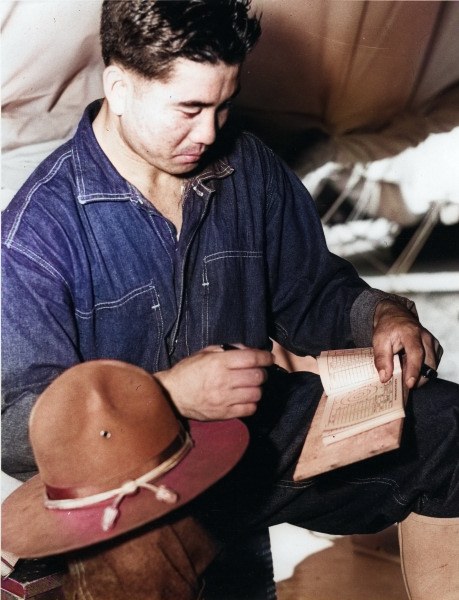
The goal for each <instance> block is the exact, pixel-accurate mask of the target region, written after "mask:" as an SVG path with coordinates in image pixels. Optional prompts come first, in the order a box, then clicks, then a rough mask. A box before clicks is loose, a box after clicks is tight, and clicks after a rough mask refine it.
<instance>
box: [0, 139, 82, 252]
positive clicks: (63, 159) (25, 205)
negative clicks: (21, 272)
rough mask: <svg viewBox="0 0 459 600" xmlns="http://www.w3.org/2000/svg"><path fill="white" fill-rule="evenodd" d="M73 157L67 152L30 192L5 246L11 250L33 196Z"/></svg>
mask: <svg viewBox="0 0 459 600" xmlns="http://www.w3.org/2000/svg"><path fill="white" fill-rule="evenodd" d="M70 156H71V151H70V150H69V151H68V152H66V153H65V154H63V155H62V156H60V157H59V159H58V160H57V161H56V162H55V163H54V165H53V166H52V167H51V169H50V170H49V171H48V173H47V174H46V175H45V176H44V177H42V178H41V179H39V180H38V181H37V182H36V183H35V185H34V186H33V187H32V189H31V190H30V192H29V193H28V194H27V196H26V197H25V201H24V204H23V206H22V208H21V210H20V211H19V212H18V214H17V215H16V218H15V220H14V223H13V226H12V228H11V231H10V233H9V234H8V236H7V238H6V240H5V244H6V246H7V247H8V248H9V247H10V245H11V243H12V241H13V238H14V236H15V235H16V232H17V230H18V228H19V224H20V222H21V219H22V216H23V214H24V212H25V211H26V209H27V207H28V206H29V203H30V201H31V200H32V196H33V195H34V194H35V192H36V191H37V190H38V188H39V187H40V186H41V185H42V184H44V183H47V182H48V181H50V180H51V179H52V178H53V177H54V175H56V173H57V171H58V170H59V169H60V167H61V165H62V163H63V162H64V161H65V160H67V158H69V157H70Z"/></svg>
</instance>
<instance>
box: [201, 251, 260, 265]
mask: <svg viewBox="0 0 459 600" xmlns="http://www.w3.org/2000/svg"><path fill="white" fill-rule="evenodd" d="M262 257H263V252H261V251H257V250H254V251H251V250H227V251H223V252H215V254H209V255H207V256H205V257H204V263H209V262H212V261H214V260H221V259H223V258H262Z"/></svg>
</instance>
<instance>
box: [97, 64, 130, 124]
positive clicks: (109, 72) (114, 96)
mask: <svg viewBox="0 0 459 600" xmlns="http://www.w3.org/2000/svg"><path fill="white" fill-rule="evenodd" d="M102 80H103V85H104V94H105V98H106V99H107V102H108V104H109V106H110V110H111V111H112V112H113V113H114V114H115V115H117V116H118V117H121V115H122V114H123V112H124V107H125V103H126V93H127V89H128V85H129V82H128V73H127V72H126V71H125V70H124V69H123V68H122V67H120V66H119V65H116V64H113V65H109V66H108V67H106V69H105V70H104V73H103V76H102Z"/></svg>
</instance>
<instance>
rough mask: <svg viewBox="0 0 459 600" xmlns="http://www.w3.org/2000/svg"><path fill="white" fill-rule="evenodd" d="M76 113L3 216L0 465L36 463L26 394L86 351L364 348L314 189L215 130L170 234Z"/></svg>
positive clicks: (129, 356)
mask: <svg viewBox="0 0 459 600" xmlns="http://www.w3.org/2000/svg"><path fill="white" fill-rule="evenodd" d="M99 107H100V103H99V101H98V102H96V103H93V104H91V105H90V106H89V107H88V109H87V110H86V112H85V114H84V116H83V118H82V120H81V122H80V125H79V128H78V130H77V132H76V134H75V136H74V137H73V139H71V140H70V141H68V142H67V143H65V144H64V145H63V146H61V147H60V148H59V149H58V150H56V151H55V152H54V153H53V154H52V155H51V156H49V157H48V158H47V159H46V160H45V161H44V162H43V163H42V164H41V165H40V166H39V167H38V168H37V169H36V171H35V172H34V173H33V174H32V175H31V177H30V178H29V179H28V180H27V182H26V183H25V184H24V186H23V187H22V188H21V190H20V191H19V192H18V194H17V195H16V196H15V198H14V199H13V200H12V201H11V203H10V205H9V206H8V207H7V209H6V210H5V212H4V216H3V232H2V244H3V303H2V306H3V327H2V336H3V344H2V348H3V361H2V368H3V409H2V410H3V435H2V441H3V469H4V470H5V471H6V472H9V473H10V474H12V475H15V476H16V477H19V478H22V479H26V478H28V477H29V476H30V475H32V474H33V473H35V471H36V467H35V464H34V460H33V456H32V453H31V449H30V445H29V442H28V436H27V422H28V416H29V413H30V410H31V407H32V405H33V402H34V400H35V399H36V397H37V395H39V394H40V393H41V392H42V391H43V390H44V389H45V387H46V386H47V385H48V384H49V383H51V381H53V379H55V378H56V376H58V375H59V374H60V373H61V372H62V371H63V370H65V369H67V368H69V367H70V366H72V365H74V364H76V363H78V362H80V361H87V360H92V359H99V358H111V359H117V360H121V361H126V362H128V363H132V364H135V365H138V366H140V367H142V368H143V369H145V370H147V371H149V372H150V373H153V372H155V371H158V370H163V369H167V368H169V367H170V366H171V365H173V364H175V363H176V362H177V361H179V360H180V359H182V358H184V357H186V356H188V355H189V354H191V353H193V352H196V351H198V350H200V349H202V348H204V347H206V346H208V345H209V344H221V343H224V342H226V343H236V342H242V343H244V344H246V345H247V346H250V347H256V348H267V349H270V348H271V341H270V338H273V339H276V340H277V341H278V342H279V343H280V344H281V345H283V346H284V347H285V348H287V349H288V350H291V351H293V352H294V353H296V354H299V355H305V354H313V355H315V354H318V353H319V352H320V351H321V350H323V349H326V348H337V347H347V346H351V345H357V346H361V345H370V344H371V335H372V318H373V312H374V307H375V305H376V303H377V302H378V301H379V300H380V299H381V293H378V292H377V291H372V290H370V289H369V288H368V286H367V285H366V284H365V283H364V282H363V281H362V280H361V279H360V278H359V277H358V275H357V274H356V272H355V271H354V269H353V267H351V265H350V264H349V263H348V262H346V261H344V260H343V259H341V258H338V257H337V256H334V255H332V254H331V253H330V252H329V251H328V249H327V247H326V244H325V240H324V236H323V231H322V226H321V222H320V220H319V217H318V215H317V212H316V208H315V205H314V202H313V201H312V199H311V197H310V196H309V194H308V192H307V191H306V189H305V188H304V186H303V185H302V183H301V182H300V181H299V179H298V178H297V177H296V176H295V175H294V174H293V173H292V172H291V171H290V170H289V169H288V168H287V167H286V166H285V165H284V164H283V163H282V162H281V161H280V160H279V159H278V158H277V157H276V156H275V155H274V154H273V153H272V152H271V151H270V150H269V149H268V148H266V147H265V146H264V145H263V144H262V143H261V142H260V141H259V140H258V139H257V138H255V137H254V136H252V135H250V134H240V135H239V136H238V137H233V136H229V135H226V134H223V135H222V137H223V138H224V139H225V142H224V143H223V142H222V145H221V146H218V147H216V148H215V149H214V151H213V157H212V160H211V162H209V164H208V166H207V167H205V168H203V169H202V170H201V172H200V174H199V175H198V176H196V177H194V178H192V179H191V180H190V181H189V182H188V185H187V188H186V193H185V196H184V201H183V227H182V230H181V232H180V236H179V237H178V236H177V232H176V230H175V228H174V226H173V225H172V224H171V223H170V222H169V221H168V220H167V219H165V218H164V217H163V216H162V215H161V214H160V213H159V212H158V211H157V210H155V208H154V206H152V205H151V204H150V203H149V202H148V201H147V200H146V199H145V198H144V197H143V196H142V194H140V192H139V191H138V190H137V189H136V188H135V187H133V186H132V185H131V184H130V183H129V182H128V181H126V180H125V179H123V178H122V177H121V176H120V175H119V173H118V172H117V171H116V170H115V169H114V167H113V165H112V164H111V163H110V161H109V160H108V158H107V157H106V156H105V154H104V153H103V152H102V150H101V148H100V147H99V145H98V143H97V141H96V139H95V137H94V133H93V130H92V121H93V119H94V118H95V115H96V114H97V111H98V110H99Z"/></svg>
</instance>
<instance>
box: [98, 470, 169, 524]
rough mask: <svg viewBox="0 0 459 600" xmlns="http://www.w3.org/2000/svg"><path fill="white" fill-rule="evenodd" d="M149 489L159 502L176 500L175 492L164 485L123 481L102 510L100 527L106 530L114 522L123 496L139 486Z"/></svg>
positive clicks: (133, 491) (131, 492) (132, 492)
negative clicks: (114, 496)
mask: <svg viewBox="0 0 459 600" xmlns="http://www.w3.org/2000/svg"><path fill="white" fill-rule="evenodd" d="M141 487H142V488H144V489H146V490H150V491H151V492H153V493H154V494H155V496H156V500H158V501H159V502H167V504H175V503H176V502H177V500H178V494H177V492H174V490H171V489H169V488H168V487H166V486H165V485H160V486H156V485H153V484H152V483H147V482H143V481H139V480H130V481H126V482H125V483H123V485H122V486H121V487H120V493H119V494H118V495H117V496H116V498H114V500H113V502H112V503H111V505H110V506H107V508H106V509H105V510H104V512H103V515H102V529H103V531H108V530H109V529H111V528H112V527H113V525H114V524H115V521H116V519H117V518H118V515H119V512H120V510H119V505H120V504H121V502H122V501H123V499H124V497H125V496H130V495H132V494H135V493H136V492H137V491H138V489H139V488H141Z"/></svg>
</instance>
